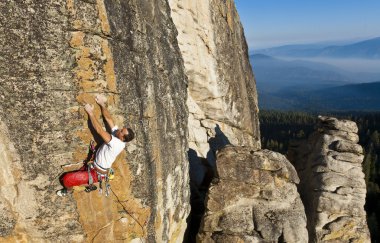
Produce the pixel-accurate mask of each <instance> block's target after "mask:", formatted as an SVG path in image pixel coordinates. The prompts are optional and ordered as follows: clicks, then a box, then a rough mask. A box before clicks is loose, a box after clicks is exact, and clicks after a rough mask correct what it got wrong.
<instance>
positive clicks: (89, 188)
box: [84, 185, 97, 192]
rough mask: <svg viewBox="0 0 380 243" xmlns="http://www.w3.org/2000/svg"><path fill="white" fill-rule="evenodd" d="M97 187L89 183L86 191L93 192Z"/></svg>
mask: <svg viewBox="0 0 380 243" xmlns="http://www.w3.org/2000/svg"><path fill="white" fill-rule="evenodd" d="M96 189H97V187H96V186H95V185H89V186H86V189H84V191H85V192H92V191H95V190H96Z"/></svg>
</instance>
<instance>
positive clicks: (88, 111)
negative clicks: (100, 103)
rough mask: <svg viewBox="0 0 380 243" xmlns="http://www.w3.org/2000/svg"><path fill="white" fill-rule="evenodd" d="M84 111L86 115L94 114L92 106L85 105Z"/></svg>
mask: <svg viewBox="0 0 380 243" xmlns="http://www.w3.org/2000/svg"><path fill="white" fill-rule="evenodd" d="M84 109H85V111H86V112H87V114H89V115H92V114H93V112H94V105H90V104H86V105H85V106H84Z"/></svg>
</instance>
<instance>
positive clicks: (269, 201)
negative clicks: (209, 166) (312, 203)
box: [198, 146, 308, 242]
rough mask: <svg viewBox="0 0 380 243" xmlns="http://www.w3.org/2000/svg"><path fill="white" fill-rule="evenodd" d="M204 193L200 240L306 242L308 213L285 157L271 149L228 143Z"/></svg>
mask: <svg viewBox="0 0 380 243" xmlns="http://www.w3.org/2000/svg"><path fill="white" fill-rule="evenodd" d="M217 168H218V179H217V180H214V182H213V183H212V184H211V187H210V190H209V193H208V195H207V204H206V207H207V210H206V215H205V217H204V219H203V222H202V226H201V230H200V232H199V234H198V241H199V242H307V241H308V233H307V230H306V215H305V212H304V207H303V205H302V202H301V199H300V196H299V194H298V192H297V187H296V184H297V183H299V178H298V176H297V173H296V171H295V169H294V167H293V166H292V165H291V164H290V162H289V161H288V160H287V159H286V158H285V156H284V155H281V154H279V153H276V152H272V151H269V150H256V149H255V148H252V147H235V146H227V147H225V148H223V149H221V150H220V151H219V152H218V153H217Z"/></svg>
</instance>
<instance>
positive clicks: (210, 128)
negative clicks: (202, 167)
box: [169, 0, 260, 163]
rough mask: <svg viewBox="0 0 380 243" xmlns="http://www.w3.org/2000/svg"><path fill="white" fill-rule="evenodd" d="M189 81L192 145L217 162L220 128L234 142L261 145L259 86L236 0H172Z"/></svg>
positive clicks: (190, 140)
mask: <svg viewBox="0 0 380 243" xmlns="http://www.w3.org/2000/svg"><path fill="white" fill-rule="evenodd" d="M169 3H170V7H171V11H172V13H171V16H172V18H173V22H174V24H175V26H176V27H177V30H178V37H177V39H178V44H179V48H180V50H181V53H182V57H183V59H184V65H185V72H186V75H187V77H188V80H189V88H188V90H189V92H188V100H187V104H188V107H189V147H190V148H191V149H193V150H195V151H196V152H197V154H198V156H199V157H202V158H207V159H208V160H209V162H211V163H214V162H215V158H214V157H213V156H214V155H213V153H210V150H215V148H212V145H211V147H210V141H209V140H210V139H211V138H213V137H215V135H216V133H217V132H216V131H215V130H216V128H217V126H218V127H219V128H220V130H222V131H223V133H224V134H225V135H226V137H227V138H228V140H229V142H230V143H232V144H234V145H245V146H252V147H255V148H260V135H259V134H260V133H259V125H258V124H259V123H258V105H257V93H256V84H255V81H254V78H253V74H252V68H251V65H250V63H249V59H248V48H247V45H246V42H245V37H244V31H243V28H242V26H241V23H240V20H239V16H238V13H237V11H236V9H235V5H234V2H233V1H231V0H227V1H220V0H213V1H203V0H180V1H174V0H169Z"/></svg>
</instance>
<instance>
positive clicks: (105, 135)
mask: <svg viewBox="0 0 380 243" xmlns="http://www.w3.org/2000/svg"><path fill="white" fill-rule="evenodd" d="M95 101H96V103H97V104H98V105H99V106H100V110H101V113H102V116H103V118H104V120H105V123H106V124H105V125H106V127H107V126H108V128H111V132H110V133H109V132H107V130H104V129H103V127H102V126H101V124H100V123H99V121H98V119H97V118H96V117H95V115H94V105H90V104H86V105H85V106H84V109H85V111H86V112H87V114H88V118H89V121H90V122H91V124H92V126H93V128H94V130H95V132H96V133H97V134H98V135H99V136H100V137H101V138H102V140H103V141H104V143H103V144H102V145H101V146H100V147H99V148H98V149H97V151H96V154H95V159H94V161H93V163H92V165H91V166H90V167H89V168H88V167H87V166H89V165H87V164H86V165H84V166H83V167H82V168H81V169H79V170H77V171H72V172H67V173H65V174H63V175H62V176H61V178H60V182H61V184H62V185H63V187H64V188H63V189H61V190H58V191H57V195H58V196H61V197H63V196H67V195H68V193H71V192H72V191H73V186H83V185H86V186H88V185H89V184H91V183H89V181H91V182H93V183H96V182H98V181H99V180H101V178H102V176H103V177H104V176H107V174H108V171H109V169H110V168H111V166H112V163H113V162H115V160H116V157H117V156H118V155H119V154H120V153H121V151H122V150H123V149H124V148H125V146H126V143H127V142H130V141H132V140H133V139H134V137H135V134H134V132H133V130H132V129H131V128H126V127H123V128H122V129H119V128H118V127H117V126H115V123H114V120H113V118H112V116H111V114H110V113H109V111H108V110H107V108H106V101H107V98H106V97H105V96H104V95H97V96H96V97H95ZM90 175H91V177H92V178H90ZM100 182H101V181H100ZM91 186H92V185H91ZM95 189H96V187H95Z"/></svg>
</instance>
